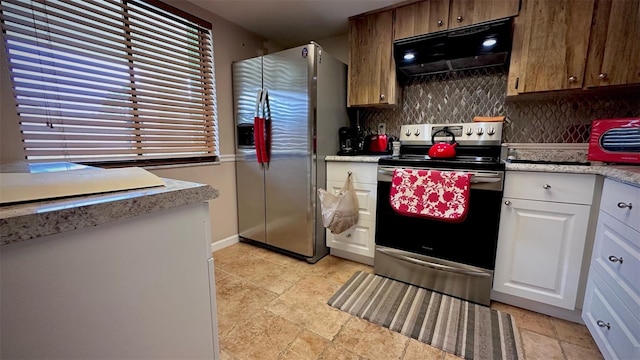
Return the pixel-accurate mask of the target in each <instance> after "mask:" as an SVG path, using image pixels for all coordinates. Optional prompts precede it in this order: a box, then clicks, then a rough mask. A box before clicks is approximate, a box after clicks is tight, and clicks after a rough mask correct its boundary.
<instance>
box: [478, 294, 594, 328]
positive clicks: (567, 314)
mask: <svg viewBox="0 0 640 360" xmlns="http://www.w3.org/2000/svg"><path fill="white" fill-rule="evenodd" d="M491 300H494V301H497V302H501V303H505V304H509V305H512V306H516V307H519V308H523V309H527V310H531V311H535V312H537V313H540V314H545V315H548V316H553V317H555V318H558V319H563V320H567V321H572V322H575V323H579V324H584V321H583V320H582V310H581V309H575V310H569V309H563V308H559V307H557V306H553V305H547V304H543V303H540V302H537V301H533V300H529V299H524V298H521V297H518V296H513V295H509V294H505V293H501V292H497V291H493V290H492V291H491Z"/></svg>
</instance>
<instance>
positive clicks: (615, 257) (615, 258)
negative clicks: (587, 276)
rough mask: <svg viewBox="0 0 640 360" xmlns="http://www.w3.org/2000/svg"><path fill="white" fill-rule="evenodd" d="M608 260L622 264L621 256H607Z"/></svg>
mask: <svg viewBox="0 0 640 360" xmlns="http://www.w3.org/2000/svg"><path fill="white" fill-rule="evenodd" d="M609 261H611V262H619V263H620V264H622V258H621V257H617V256H613V255H611V256H609Z"/></svg>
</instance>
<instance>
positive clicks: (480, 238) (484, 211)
mask: <svg viewBox="0 0 640 360" xmlns="http://www.w3.org/2000/svg"><path fill="white" fill-rule="evenodd" d="M443 129H446V130H448V131H450V132H451V133H453V134H454V135H455V140H456V141H457V142H458V146H457V147H456V149H455V152H456V156H455V157H453V158H447V159H442V158H439V159H436V158H430V157H429V156H428V155H427V154H428V152H429V149H430V147H431V145H432V135H433V134H435V133H436V132H438V133H437V134H436V137H435V141H436V142H438V141H445V140H451V136H450V133H449V132H446V131H441V130H443ZM501 140H502V123H460V124H446V125H443V124H419V125H403V126H402V129H401V136H400V144H401V146H400V155H399V156H393V157H386V158H381V159H380V160H379V162H378V194H377V195H378V200H377V214H376V235H375V242H376V253H375V258H374V270H375V273H376V274H379V275H382V276H386V277H389V278H393V279H397V280H400V281H403V282H407V283H410V284H414V285H417V286H420V287H424V288H428V289H431V290H435V291H438V292H442V293H445V294H448V295H452V296H455V297H459V298H462V299H465V300H468V301H472V302H476V303H479V304H483V305H489V301H490V294H491V286H492V280H493V270H494V268H495V254H496V245H497V241H498V225H499V222H500V205H501V199H502V191H503V179H504V169H505V165H504V163H503V162H502V161H501V160H500V144H501ZM397 168H402V169H407V168H411V169H436V170H440V171H448V170H451V171H461V172H465V173H469V174H471V175H472V176H471V190H470V192H469V198H468V201H469V202H468V212H467V216H466V218H465V219H464V220H463V221H462V222H458V223H451V222H443V221H438V220H432V219H427V218H423V217H415V216H406V215H403V214H400V213H398V212H396V211H394V210H393V209H392V207H391V205H390V204H389V201H388V199H389V194H390V189H391V179H392V175H393V171H394V170H395V169H397Z"/></svg>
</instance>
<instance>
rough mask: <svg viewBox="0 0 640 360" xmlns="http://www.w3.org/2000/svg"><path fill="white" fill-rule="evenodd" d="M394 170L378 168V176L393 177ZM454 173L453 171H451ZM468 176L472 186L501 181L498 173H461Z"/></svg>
mask: <svg viewBox="0 0 640 360" xmlns="http://www.w3.org/2000/svg"><path fill="white" fill-rule="evenodd" d="M395 169H396V168H392V167H382V166H380V167H378V174H379V175H388V176H393V171H394V170H395ZM451 171H455V170H451ZM463 172H466V173H468V174H471V183H472V184H480V183H496V182H500V181H502V177H501V176H500V173H498V172H482V173H481V172H474V171H463Z"/></svg>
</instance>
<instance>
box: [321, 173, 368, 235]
mask: <svg viewBox="0 0 640 360" xmlns="http://www.w3.org/2000/svg"><path fill="white" fill-rule="evenodd" d="M318 196H319V197H320V206H321V208H322V224H323V225H324V227H326V228H327V229H329V230H330V231H331V232H332V233H333V234H340V233H342V232H345V231H346V230H347V229H349V228H350V227H352V226H354V225H355V224H357V223H358V209H359V206H358V197H357V196H356V190H355V189H354V188H353V184H352V183H351V172H349V175H348V176H347V180H346V181H345V183H344V186H343V187H342V190H340V192H339V193H338V194H333V193H331V192H328V191H326V190H325V189H318Z"/></svg>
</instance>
